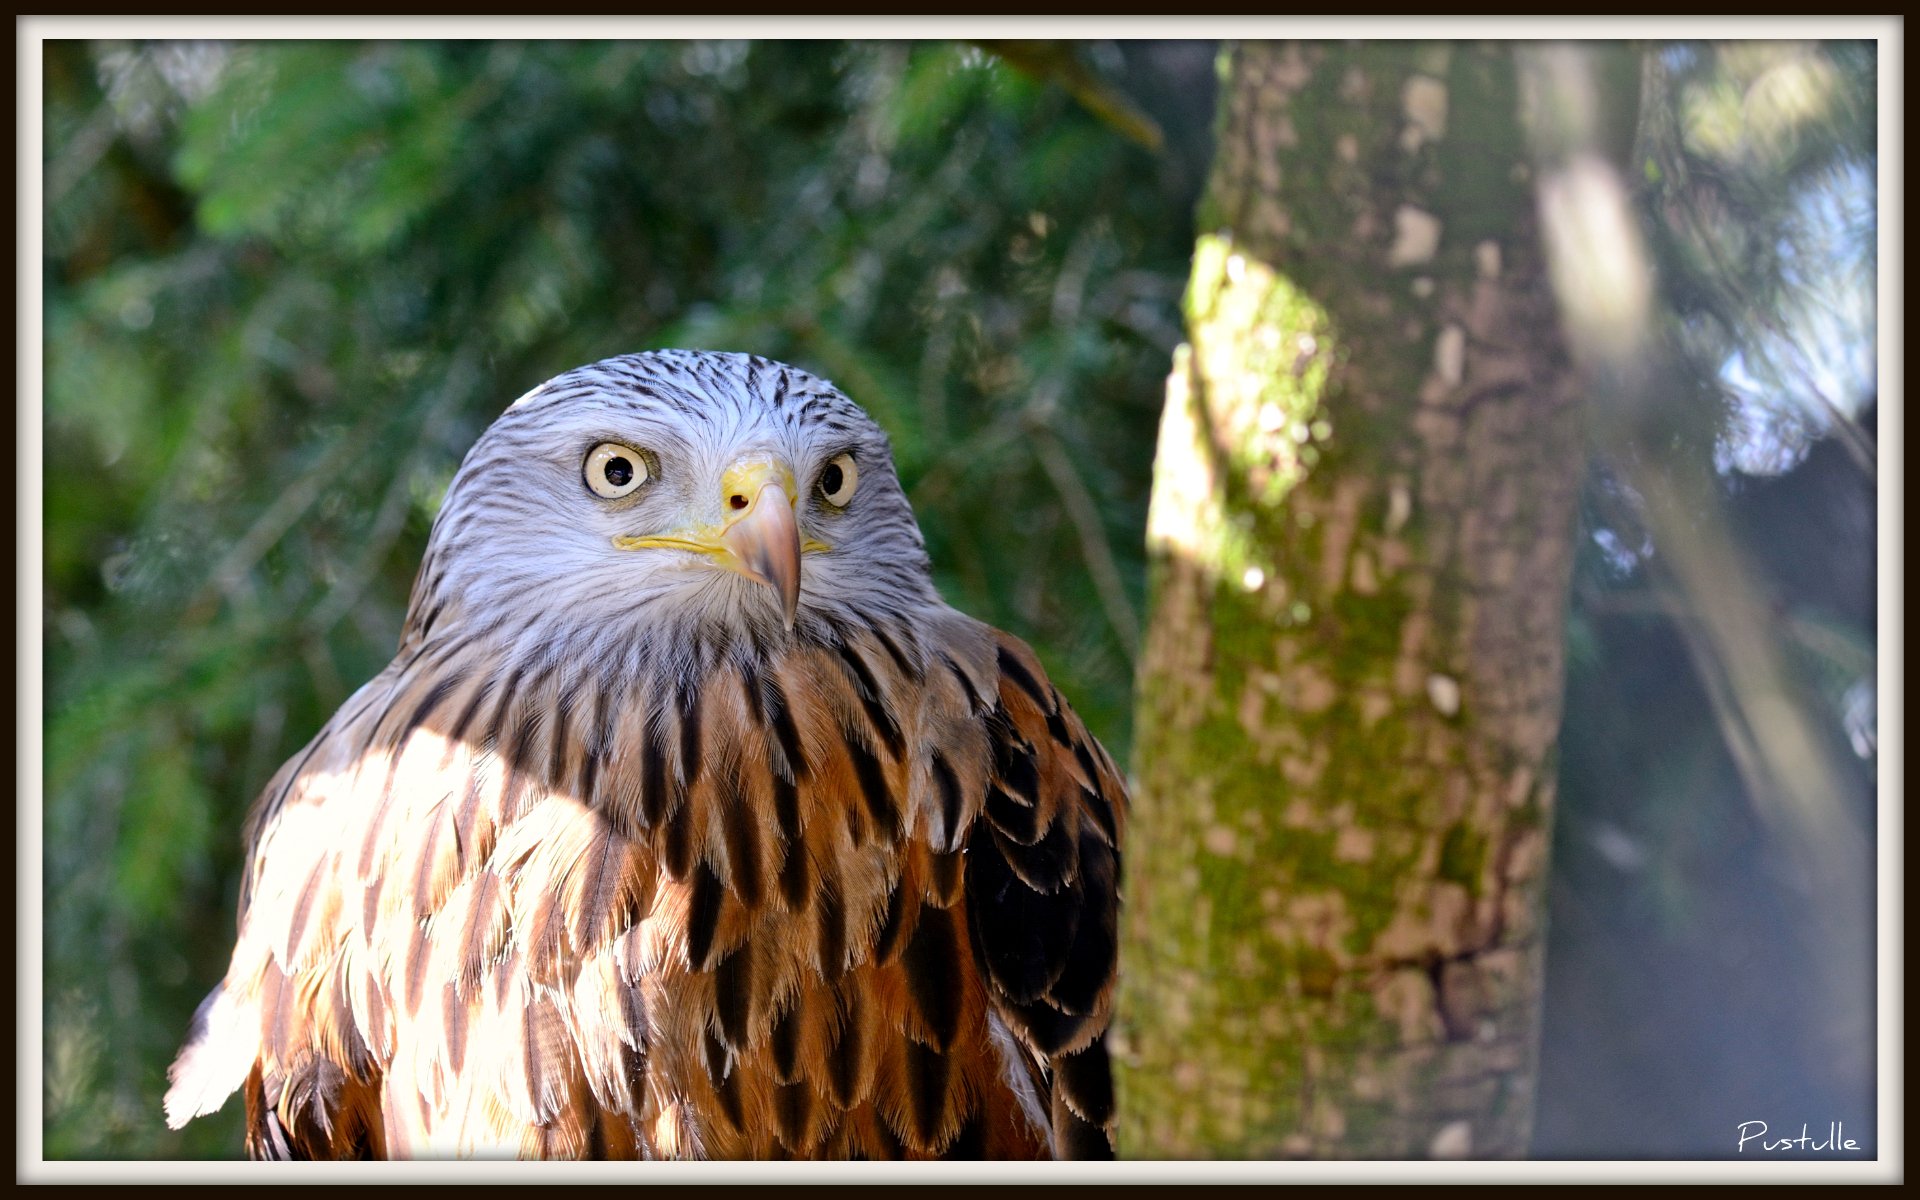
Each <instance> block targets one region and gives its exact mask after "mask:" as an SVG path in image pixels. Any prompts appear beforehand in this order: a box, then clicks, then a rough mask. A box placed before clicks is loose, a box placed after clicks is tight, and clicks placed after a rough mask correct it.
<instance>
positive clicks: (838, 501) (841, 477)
mask: <svg viewBox="0 0 1920 1200" xmlns="http://www.w3.org/2000/svg"><path fill="white" fill-rule="evenodd" d="M859 486H860V468H859V467H857V466H855V465H854V461H853V455H851V454H836V455H834V456H833V458H831V459H829V460H828V462H827V467H826V469H825V470H824V471H821V472H820V496H821V498H822V499H824V500H825V501H826V502H827V503H828V504H831V505H833V506H834V507H835V508H845V507H846V506H847V502H848V501H849V500H852V499H853V490H854V489H855V488H857V487H859Z"/></svg>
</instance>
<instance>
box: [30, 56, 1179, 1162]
mask: <svg viewBox="0 0 1920 1200" xmlns="http://www.w3.org/2000/svg"><path fill="white" fill-rule="evenodd" d="M1187 61H1189V62H1190V65H1191V66H1192V67H1194V68H1196V70H1195V72H1194V73H1195V74H1197V77H1198V81H1199V88H1198V91H1199V93H1200V106H1199V110H1200V112H1201V113H1202V114H1205V112H1206V109H1207V107H1208V104H1207V100H1206V96H1207V94H1208V90H1209V89H1210V87H1211V74H1210V61H1211V60H1210V54H1209V52H1208V51H1206V49H1205V48H1204V47H1201V48H1200V49H1199V53H1198V55H1197V57H1196V56H1194V55H1188V56H1187ZM45 64H46V109H45V117H44V120H45V131H46V178H47V208H46V218H45V221H46V224H45V228H46V251H45V259H44V273H45V274H44V280H45V304H46V389H47V390H46V408H45V466H46V490H45V503H46V511H45V529H46V542H45V546H46V549H45V555H46V558H45V604H46V626H45V648H46V678H47V722H46V795H47V808H46V842H45V856H46V878H47V893H46V927H45V929H46V946H47V954H46V975H45V982H46V1008H45V1018H46V1023H47V1045H48V1049H47V1058H46V1061H47V1064H48V1068H49V1081H48V1089H47V1093H46V1095H47V1112H46V1134H47V1144H46V1152H47V1154H48V1156H49V1157H68V1156H88V1157H90V1156H131V1157H142V1156H158V1155H176V1154H189V1155H223V1156H224V1155H231V1154H232V1153H233V1152H234V1148H235V1147H236V1146H237V1145H238V1138H237V1133H236V1127H237V1118H236V1116H235V1113H234V1111H233V1110H235V1109H237V1108H238V1105H237V1104H231V1105H229V1107H228V1111H227V1112H225V1113H223V1114H222V1115H221V1116H220V1117H219V1118H216V1119H213V1120H207V1121H200V1122H196V1123H195V1124H194V1125H193V1126H191V1127H190V1128H189V1129H188V1130H187V1131H186V1133H185V1134H184V1135H180V1136H175V1135H171V1134H168V1133H166V1132H165V1131H164V1130H163V1129H161V1128H160V1127H159V1123H158V1121H157V1119H156V1118H157V1116H158V1112H159V1108H158V1098H159V1095H160V1092H161V1091H162V1090H163V1088H164V1080H163V1073H164V1070H165V1067H166V1064H167V1063H168V1061H169V1060H170V1058H171V1055H172V1053H173V1051H174V1049H175V1048H176V1046H177V1044H178V1042H179V1039H180V1037H181V1036H182V1034H183V1032H184V1030H185V1028H186V1022H187V1018H188V1016H189V1015H190V1014H191V1012H192V1009H193V1006H194V1004H195V1003H196V1002H197V1001H198V999H199V997H200V995H202V994H204V992H205V990H206V989H207V988H208V987H210V986H211V985H212V983H213V982H214V981H216V980H217V979H218V978H219V976H220V974H221V972H222V971H223V969H224V956H225V954H226V953H227V951H228V950H229V949H230V947H231V936H230V929H231V926H230V921H231V919H232V914H233V907H234V889H235V887H236V886H237V884H236V880H237V851H238V842H239V829H240V824H241V820H242V817H243V814H244V811H245V809H246V806H247V804H248V803H249V801H250V800H251V798H252V796H253V795H254V793H255V792H256V791H257V790H258V789H259V788H260V786H261V785H262V784H263V783H264V782H265V781H266V779H267V777H268V775H270V774H271V773H272V771H273V770H274V768H275V767H277V766H278V765H279V763H280V762H281V761H282V760H283V759H284V758H285V757H286V756H287V755H289V754H290V753H292V752H293V751H294V750H296V749H297V748H298V747H299V745H300V744H301V743H302V742H303V741H304V740H305V739H306V738H307V737H309V736H310V735H311V734H312V733H313V731H314V730H316V729H317V728H318V727H319V726H320V724H321V723H322V722H323V721H324V720H325V719H326V717H327V716H328V715H329V714H330V713H331V712H332V710H333V709H334V708H335V707H337V706H338V705H339V704H340V703H341V702H342V701H343V700H344V699H345V698H346V696H347V695H348V694H349V693H350V691H351V690H352V689H353V688H354V687H356V686H358V685H359V684H360V683H361V682H362V681H363V680H365V679H366V678H368V677H370V676H371V675H373V674H374V673H375V672H376V671H377V670H379V668H380V667H381V666H383V665H384V664H385V663H386V661H387V659H388V658H389V657H390V656H391V653H392V650H393V647H394V644H395V642H396V640H397V636H398V631H399V625H400V619H401V615H402V611H403V607H404V604H405V601H406V597H407V589H408V587H409V585H410V583H411V581H412V575H413V571H414V567H415V565H416V564H417V562H418V560H419V556H420V552H421V550H422V548H423V547H424V544H425V538H426V535H427V531H428V528H429V525H430V522H431V520H432V518H433V515H434V512H435V510H436V509H437V507H438V504H439V501H440V498H441V495H442V493H443V491H444V489H445V487H446V484H447V481H448V480H449V479H450V478H451V476H452V474H453V471H454V469H455V467H456V466H457V465H458V463H459V461H460V457H461V455H462V454H464V452H465V451H466V449H467V447H468V446H469V445H470V444H471V443H472V441H473V439H474V438H475V437H476V436H477V435H478V433H479V432H480V430H481V429H483V428H484V427H485V426H486V424H487V423H488V422H489V421H490V420H491V419H492V418H493V417H494V416H495V415H497V414H498V413H499V412H500V411H501V410H502V409H503V408H504V407H505V406H506V405H507V404H508V403H509V402H511V401H512V399H513V398H514V397H515V396H518V395H519V394H520V393H522V392H524V391H526V390H527V389H528V388H530V387H532V386H533V385H535V384H537V383H539V382H541V381H542V380H544V379H546V378H548V377H550V376H552V375H554V374H557V373H559V372H560V371H562V370H565V369H567V368H570V367H573V366H576V365H579V364H581V363H585V362H591V361H593V360H595V359H599V358H602V357H606V356H608V355H612V354H620V353H626V352H630V351H633V350H639V349H644V348H649V347H662V346H685V347H698V348H708V349H728V350H750V351H752V352H755V353H758V354H762V355H767V356H770V357H773V358H778V359H782V360H786V361H789V362H793V363H795V364H798V365H801V366H804V367H806V368H808V369H810V370H813V371H815V372H817V373H819V374H821V375H823V376H825V377H827V378H829V379H832V380H834V381H835V382H837V383H838V384H839V385H840V386H841V387H842V388H844V389H845V390H846V391H847V392H848V393H849V394H850V395H852V396H853V397H854V398H855V399H856V400H858V401H859V402H860V403H862V404H863V405H865V406H866V407H867V408H868V410H869V411H871V412H872V413H873V414H874V416H875V417H876V418H877V419H878V420H879V421H880V422H881V423H882V424H883V425H884V426H885V427H886V428H887V429H888V431H889V432H890V433H891V435H892V437H893V440H894V448H895V454H896V457H897V459H898V463H899V467H900V472H901V475H902V478H903V480H904V482H905V484H906V486H907V489H908V493H909V495H910V497H911V499H912V501H913V503H914V506H915V509H916V511H917V512H918V513H919V515H920V518H921V522H922V525H923V527H924V529H925V531H926V534H927V539H928V543H929V550H930V552H931V554H932V557H933V561H934V563H935V564H936V570H937V573H938V581H939V584H940V587H941V589H942V591H943V593H944V594H945V595H946V596H947V597H948V599H949V600H950V601H952V602H953V603H954V604H956V605H957V606H959V607H960V608H962V609H964V610H966V611H968V612H971V613H973V614H974V615H976V616H978V617H981V618H982V619H985V620H988V621H991V622H993V623H995V624H998V625H1000V626H1002V627H1004V628H1008V629H1011V630H1013V631H1016V632H1018V633H1020V634H1022V635H1024V636H1026V637H1028V638H1029V639H1031V640H1032V641H1034V643H1035V644H1036V645H1037V646H1038V647H1039V648H1040V652H1041V654H1042V657H1043V658H1044V659H1045V660H1046V663H1047V666H1048V669H1049V670H1050V671H1051V672H1053V673H1054V675H1055V677H1056V679H1057V680H1058V682H1059V684H1060V686H1061V688H1062V689H1063V690H1064V691H1065V692H1066V693H1067V694H1069V695H1071V696H1072V697H1073V700H1074V702H1075V704H1076V705H1077V706H1078V707H1079V708H1080V710H1081V711H1082V712H1083V713H1084V714H1085V715H1086V716H1087V718H1088V720H1089V721H1090V723H1091V724H1092V726H1093V727H1094V728H1095V729H1097V730H1098V731H1099V733H1100V735H1101V736H1102V737H1103V738H1104V739H1105V740H1106V742H1107V744H1108V745H1109V746H1110V747H1112V748H1113V749H1114V750H1115V752H1116V753H1119V754H1121V755H1122V756H1123V757H1124V751H1125V744H1126V741H1127V722H1128V719H1129V715H1130V682H1131V662H1130V655H1131V646H1132V644H1133V641H1134V639H1135V637H1136V636H1137V630H1136V629H1135V628H1134V627H1133V623H1134V621H1135V620H1136V618H1135V615H1134V614H1135V613H1136V612H1137V611H1138V607H1139V594H1140V589H1141V545H1140V543H1141V538H1140V529H1141V526H1142V523H1143V522H1144V519H1145V510H1146V500H1147V489H1148V485H1149V481H1150V478H1151V475H1150V461H1151V454H1152V440H1153V430H1154V427H1155V425H1156V423H1157V420H1158V414H1159V406H1160V398H1161V388H1162V381H1163V379H1164V377H1165V373H1166V370H1167V362H1168V357H1169V353H1170V350H1171V348H1172V345H1173V343H1174V342H1175V340H1176V339H1177V338H1178V336H1179V326H1178V314H1177V300H1178V296H1179V292H1180V289H1181V287H1182V286H1183V284H1184V279H1185V267H1186V255H1187V252H1188V248H1189V245H1190V240H1191V226H1190V222H1189V219H1188V216H1187V212H1188V208H1187V206H1188V205H1189V204H1190V194H1191V192H1192V191H1193V190H1194V188H1196V187H1197V176H1196V175H1195V174H1194V173H1193V172H1192V171H1190V170H1189V171H1187V173H1186V175H1184V176H1183V175H1182V174H1181V170H1182V168H1181V166H1180V162H1181V160H1179V159H1177V158H1169V157H1156V156H1155V155H1153V154H1150V153H1149V152H1147V151H1146V150H1144V149H1142V148H1141V147H1139V146H1138V145H1136V144H1135V143H1133V142H1132V141H1129V140H1128V138H1127V137H1126V136H1124V135H1123V134H1122V133H1120V132H1118V131H1116V130H1114V129H1113V128H1111V127H1109V126H1108V125H1106V124H1103V123H1102V122H1101V121H1100V120H1098V119H1097V118H1096V117H1094V116H1093V115H1090V113H1089V112H1088V111H1087V110H1086V109H1084V108H1083V107H1082V106H1080V105H1079V104H1076V102H1075V101H1074V100H1073V99H1072V98H1071V97H1070V96H1069V95H1068V94H1067V93H1066V92H1065V91H1063V90H1062V89H1061V88H1058V87H1052V86H1049V85H1048V84H1047V83H1045V82H1043V81H1039V80H1036V79H1034V78H1031V77H1029V76H1028V75H1026V74H1022V73H1020V72H1017V71H1014V70H1011V69H1008V68H1007V67H1005V66H1003V65H1001V64H1000V63H999V62H998V61H997V60H996V59H994V58H992V57H991V56H989V55H988V54H986V53H985V52H983V51H982V50H980V49H979V48H974V47H967V46H959V45H908V44H886V45H852V44H839V43H805V42H798V43H795V42H778V43H754V44H748V43H662V42H656V43H618V44H604V43H581V42H567V43H537V42H499V43H437V42H404V43H378V44H355V43H346V42H327V43H288V44H274V43H253V44H238V45H231V46H216V45H184V44H170V43H158V44H147V45H113V44H81V43H71V42H68V43H49V44H48V45H47V47H46V53H45ZM1096 65H1098V64H1096ZM1090 69H1091V68H1090ZM1102 69H1103V70H1104V71H1105V72H1106V73H1107V74H1115V73H1124V71H1125V70H1126V69H1127V63H1126V62H1125V61H1123V60H1121V59H1120V58H1119V56H1118V55H1117V53H1109V54H1108V56H1107V61H1106V63H1105V64H1104V67H1103V68H1102ZM1198 157H1199V158H1200V160H1201V161H1204V150H1203V149H1202V152H1201V153H1200V154H1199V155H1198Z"/></svg>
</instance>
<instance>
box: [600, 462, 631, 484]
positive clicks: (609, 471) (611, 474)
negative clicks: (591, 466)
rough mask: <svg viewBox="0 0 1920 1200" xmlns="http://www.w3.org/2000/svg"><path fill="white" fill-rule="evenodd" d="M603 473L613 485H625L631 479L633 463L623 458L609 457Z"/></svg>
mask: <svg viewBox="0 0 1920 1200" xmlns="http://www.w3.org/2000/svg"><path fill="white" fill-rule="evenodd" d="M603 473H604V474H605V475H606V477H607V482H608V483H610V484H612V485H613V486H615V487H625V486H627V484H628V482H630V481H631V480H632V479H633V464H632V463H630V462H628V461H627V460H626V459H624V458H610V459H608V460H607V465H606V467H605V469H604V471H603Z"/></svg>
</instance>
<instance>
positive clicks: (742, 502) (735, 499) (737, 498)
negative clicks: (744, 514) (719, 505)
mask: <svg viewBox="0 0 1920 1200" xmlns="http://www.w3.org/2000/svg"><path fill="white" fill-rule="evenodd" d="M746 506H747V498H746V497H745V496H742V495H740V494H739V493H738V492H735V493H734V494H733V495H731V496H728V497H727V507H728V508H731V509H736V510H737V509H742V508H745V507H746Z"/></svg>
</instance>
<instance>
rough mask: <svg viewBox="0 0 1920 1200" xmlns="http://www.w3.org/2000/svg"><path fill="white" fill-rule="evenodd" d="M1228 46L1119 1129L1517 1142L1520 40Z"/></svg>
mask: <svg viewBox="0 0 1920 1200" xmlns="http://www.w3.org/2000/svg"><path fill="white" fill-rule="evenodd" d="M1226 54H1227V57H1226V65H1227V73H1226V76H1225V83H1224V87H1223V91H1222V97H1221V103H1222V117H1221V123H1220V144H1219V150H1218V157H1217V160H1216V162H1215V165H1214V173H1213V177H1212V180H1211V183H1210V186H1209V192H1208V196H1207V199H1206V201H1205V203H1204V204H1203V206H1202V211H1201V221H1200V229H1201V231H1202V233H1201V237H1200V238H1199V241H1198V244H1197V246H1196V249H1195V255H1194V266H1193V278H1192V284H1191V288H1190V290H1189V292H1188V297H1187V321H1188V334H1189V338H1190V342H1191V345H1190V347H1183V348H1182V349H1181V351H1180V353H1179V354H1178V355H1177V356H1176V360H1175V365H1174V369H1173V373H1172V377H1171V378H1170V379H1169V381H1168V389H1167V405H1166V411H1165V415H1164V417H1163V421H1162V425H1161V431H1160V444H1159V450H1158V456H1157V460H1156V463H1155V479H1154V492H1153V504H1152V510H1151V515H1150V517H1149V521H1148V527H1149V528H1148V539H1149V543H1150V551H1151V554H1152V561H1153V569H1152V581H1151V605H1152V621H1151V629H1150V633H1149V636H1148V638H1147V643H1146V647H1145V652H1144V658H1143V661H1142V664H1141V674H1140V681H1139V693H1138V721H1137V724H1136V728H1137V730H1138V732H1137V734H1136V742H1137V757H1136V763H1135V777H1136V783H1135V792H1134V804H1135V807H1134V817H1133V820H1134V822H1135V823H1134V825H1133V828H1132V829H1131V830H1130V831H1129V833H1130V836H1129V839H1128V840H1129V847H1130V849H1129V861H1128V877H1127V895H1126V903H1127V909H1126V914H1127V915H1126V929H1125V934H1124V946H1123V951H1122V953H1123V960H1122V966H1121V978H1122V981H1123V982H1122V987H1123V993H1122V999H1121V1025H1120V1027H1119V1028H1118V1030H1117V1040H1118V1043H1119V1044H1118V1047H1117V1048H1118V1050H1119V1051H1120V1054H1119V1058H1120V1080H1119V1082H1120V1086H1121V1104H1122V1113H1123V1117H1122V1136H1121V1147H1122V1150H1123V1151H1124V1152H1125V1153H1127V1154H1129V1155H1132V1156H1138V1157H1198V1156H1235V1157H1329V1158H1331V1157H1340V1158H1349V1157H1352V1158H1419V1157H1427V1156H1434V1157H1464V1156H1475V1157H1482V1156H1517V1155H1520V1154H1522V1153H1524V1152H1525V1149H1526V1146H1527V1138H1528V1132H1529V1126H1530V1123H1531V1119H1532V1107H1533V1080H1534V1068H1535V1057H1536V1046H1537V1040H1538V1039H1537V1033H1538V1028H1539V1000H1540V988H1541V977H1542V971H1541V968H1542V954H1543V949H1544V944H1545V937H1544V932H1545V931H1544V928H1543V916H1544V884H1545V880H1546V865H1547V848H1548V844H1549V833H1550V814H1551V811H1552V801H1553V788H1554V765H1553V748H1554V739H1555V736H1556V734H1557V731H1558V727H1559V718H1560V700H1561V677H1562V637H1563V631H1564V625H1565V610H1566V601H1567V586H1568V576H1569V570H1570V564H1571V561H1572V527H1573V510H1574V505H1575V500H1576V497H1577V493H1578V489H1579V484H1580V479H1581V474H1582V470H1583V457H1582V438H1581V433H1580V429H1579V418H1578V412H1577V409H1576V407H1575V405H1574V403H1573V389H1572V386H1571V378H1570V373H1569V372H1570V368H1569V365H1568V363H1567V361H1566V356H1565V354H1564V352H1563V350H1562V348H1561V344H1560V341H1559V335H1558V332H1557V327H1556V320H1555V314H1554V307H1553V303H1552V298H1551V292H1550V290H1549V288H1548V286H1547V282H1546V278H1545V271H1544V266H1543V262H1542V252H1541V248H1540V245H1539V242H1538V237H1537V233H1536V220H1535V214H1534V207H1533V203H1532V197H1531V192H1530V189H1529V185H1528V171H1527V168H1526V165H1525V164H1526V161H1527V155H1526V152H1525V143H1524V140H1523V138H1522V132H1521V127H1520V121H1519V115H1518V96H1517V92H1516V82H1515V73H1514V67H1513V62H1512V58H1511V55H1510V53H1509V52H1508V50H1507V49H1506V48H1504V47H1501V46H1497V45H1495V46H1484V47H1483V46H1472V47H1470V46H1467V45H1464V44H1463V45H1458V46H1448V45H1431V46H1418V45H1412V44H1404V43H1402V44H1386V45H1375V46H1363V47H1350V46H1334V45H1291V44H1250V45H1245V46H1241V47H1238V48H1234V49H1231V50H1229V51H1227V52H1226Z"/></svg>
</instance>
